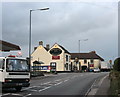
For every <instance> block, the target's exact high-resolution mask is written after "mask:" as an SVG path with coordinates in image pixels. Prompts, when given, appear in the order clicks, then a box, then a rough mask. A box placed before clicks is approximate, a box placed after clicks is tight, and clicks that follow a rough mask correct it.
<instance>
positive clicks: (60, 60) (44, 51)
mask: <svg viewBox="0 0 120 97" xmlns="http://www.w3.org/2000/svg"><path fill="white" fill-rule="evenodd" d="M31 57H32V59H31V65H32V70H34V69H36V65H34V64H33V63H34V62H35V61H38V62H43V64H37V69H38V70H37V71H44V72H55V71H57V72H65V71H66V72H70V71H71V68H72V67H71V62H70V58H71V55H70V53H69V52H68V51H67V50H66V49H65V48H64V47H63V46H61V45H59V44H57V43H55V44H54V45H53V46H52V47H51V48H50V45H49V44H47V45H46V47H44V46H43V42H42V41H40V42H39V46H38V47H35V48H34V51H33V53H32V54H31Z"/></svg>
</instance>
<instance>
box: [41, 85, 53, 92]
mask: <svg viewBox="0 0 120 97" xmlns="http://www.w3.org/2000/svg"><path fill="white" fill-rule="evenodd" d="M49 88H51V86H50V87H45V88H44V89H41V90H39V92H42V91H44V90H47V89H49Z"/></svg>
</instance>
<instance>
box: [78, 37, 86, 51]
mask: <svg viewBox="0 0 120 97" xmlns="http://www.w3.org/2000/svg"><path fill="white" fill-rule="evenodd" d="M80 41H88V39H82V40H78V44H79V53H80Z"/></svg>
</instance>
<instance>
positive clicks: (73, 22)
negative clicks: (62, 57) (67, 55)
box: [1, 1, 118, 60]
mask: <svg viewBox="0 0 120 97" xmlns="http://www.w3.org/2000/svg"><path fill="white" fill-rule="evenodd" d="M45 7H49V8H50V9H49V10H46V11H38V10H37V11H32V51H33V49H34V47H35V46H38V45H39V41H43V44H44V46H46V44H50V46H53V45H54V44H55V43H58V44H60V45H62V46H63V47H65V48H66V49H67V50H68V51H69V52H71V53H78V52H79V49H78V48H79V47H78V46H79V45H78V41H79V40H81V42H80V52H81V53H88V52H90V51H96V53H97V54H98V55H100V56H101V57H102V58H104V59H105V60H110V59H112V60H113V59H114V58H116V57H117V56H118V3H117V2H82V1H80V2H2V35H1V36H2V40H5V41H8V42H11V43H14V44H17V45H19V46H20V47H21V49H22V50H21V51H22V54H23V57H27V56H28V47H29V45H28V43H29V14H30V9H38V8H45ZM84 39H88V41H83V40H84ZM10 53H13V52H10ZM4 54H5V53H4Z"/></svg>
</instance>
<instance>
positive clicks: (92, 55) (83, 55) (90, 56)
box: [71, 53, 104, 61]
mask: <svg viewBox="0 0 120 97" xmlns="http://www.w3.org/2000/svg"><path fill="white" fill-rule="evenodd" d="M75 58H78V59H100V60H101V61H104V59H103V58H101V57H100V56H99V55H97V54H96V53H71V59H75Z"/></svg>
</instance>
